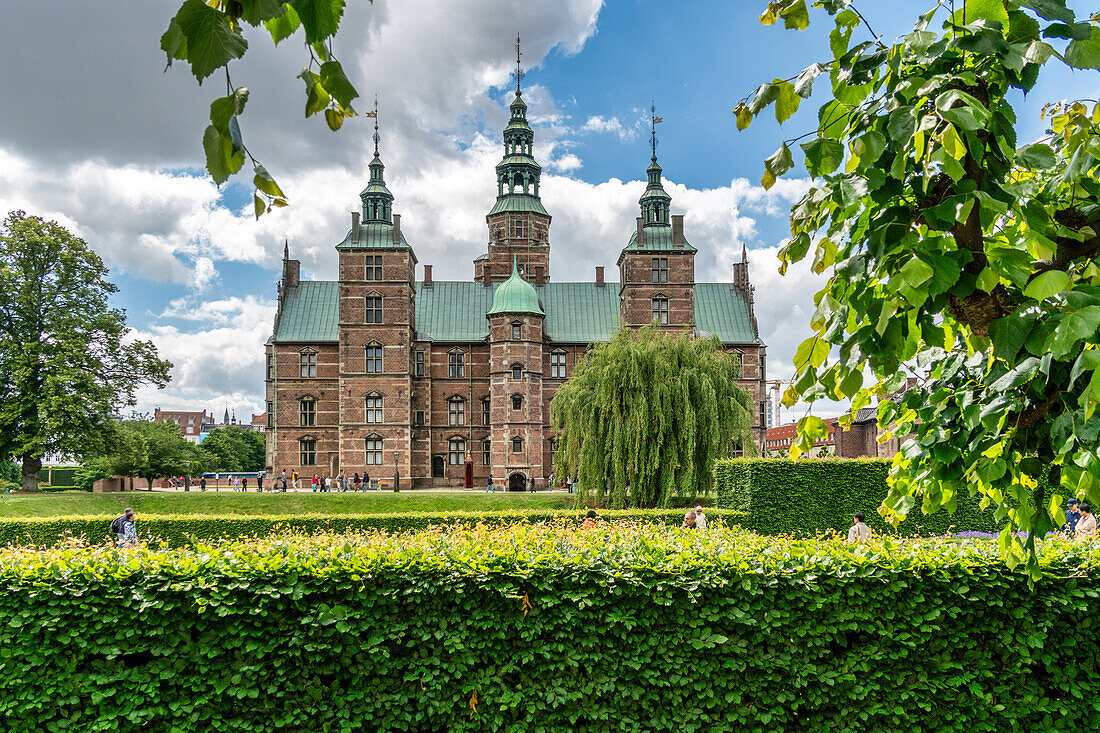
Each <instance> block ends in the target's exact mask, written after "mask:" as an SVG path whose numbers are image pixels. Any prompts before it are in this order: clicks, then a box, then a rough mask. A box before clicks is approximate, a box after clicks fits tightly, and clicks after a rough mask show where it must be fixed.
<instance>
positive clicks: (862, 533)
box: [847, 512, 871, 545]
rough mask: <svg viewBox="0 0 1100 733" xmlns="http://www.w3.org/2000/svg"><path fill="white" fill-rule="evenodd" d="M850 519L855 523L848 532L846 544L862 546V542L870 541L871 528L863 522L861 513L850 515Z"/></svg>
mask: <svg viewBox="0 0 1100 733" xmlns="http://www.w3.org/2000/svg"><path fill="white" fill-rule="evenodd" d="M852 519H854V520H856V521H855V524H853V525H852V526H851V528H850V529H849V530H848V540H847V542H848V544H849V545H854V544H856V543H859V544H861V545H862V544H863V543H864V542H866V541H867V540H869V539H871V528H870V527H868V526H867V524H866V523H865V522H864V521H863V520H864V516H863V512H856V513H855V514H853V515H852Z"/></svg>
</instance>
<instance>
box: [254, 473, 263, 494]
mask: <svg viewBox="0 0 1100 733" xmlns="http://www.w3.org/2000/svg"><path fill="white" fill-rule="evenodd" d="M256 491H259V492H260V493H261V494H262V493H264V475H263V473H262V472H261V473H258V474H256Z"/></svg>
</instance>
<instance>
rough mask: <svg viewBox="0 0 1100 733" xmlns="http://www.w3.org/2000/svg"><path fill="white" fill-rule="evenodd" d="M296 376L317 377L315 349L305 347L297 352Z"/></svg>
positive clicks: (303, 377)
mask: <svg viewBox="0 0 1100 733" xmlns="http://www.w3.org/2000/svg"><path fill="white" fill-rule="evenodd" d="M298 376H299V377H300V378H301V379H316V378H317V349H313V348H305V349H301V350H300V351H299V352H298Z"/></svg>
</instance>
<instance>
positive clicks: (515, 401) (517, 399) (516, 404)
mask: <svg viewBox="0 0 1100 733" xmlns="http://www.w3.org/2000/svg"><path fill="white" fill-rule="evenodd" d="M512 409H513V410H522V409H523V397H522V396H521V395H518V394H514V395H512Z"/></svg>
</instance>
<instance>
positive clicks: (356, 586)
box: [0, 525, 1100, 733]
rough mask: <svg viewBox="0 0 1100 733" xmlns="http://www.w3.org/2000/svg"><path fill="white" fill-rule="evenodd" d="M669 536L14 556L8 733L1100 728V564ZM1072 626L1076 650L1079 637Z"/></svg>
mask: <svg viewBox="0 0 1100 733" xmlns="http://www.w3.org/2000/svg"><path fill="white" fill-rule="evenodd" d="M1040 556H1041V565H1042V574H1041V577H1040V579H1039V580H1038V581H1037V583H1036V585H1035V587H1034V589H1033V590H1032V589H1029V587H1028V584H1027V581H1026V578H1025V577H1023V576H1022V575H1020V574H1017V573H1013V572H1010V571H1009V570H1007V569H1006V568H1005V566H1004V565H1003V563H1002V562H1001V560H1000V559H999V557H998V555H997V550H996V548H995V547H994V546H993V543H992V542H985V541H977V540H971V541H946V540H913V541H904V542H893V543H891V544H889V545H884V544H881V543H880V544H876V545H873V546H871V547H859V548H853V547H846V546H843V545H840V544H839V543H837V542H826V543H819V542H802V541H796V540H791V539H785V538H768V537H759V536H754V535H742V534H739V533H737V532H734V531H729V530H723V529H718V528H716V529H714V530H711V531H707V532H692V531H689V530H670V529H667V528H664V527H659V526H655V525H646V526H641V527H635V528H622V527H608V528H598V529H595V530H589V531H583V530H577V529H576V528H575V527H564V526H562V525H539V526H512V527H510V528H495V529H477V530H468V531H459V532H451V533H444V532H423V533H417V534H412V535H408V534H406V535H398V536H382V535H377V534H376V535H373V536H371V537H366V538H364V537H359V538H356V537H349V538H337V539H336V540H335V541H332V540H326V539H324V538H319V539H313V540H301V539H299V540H295V539H290V538H276V539H271V540H265V541H261V542H256V543H238V544H229V545H224V546H203V547H196V548H195V549H194V550H161V551H147V550H134V551H130V552H124V553H118V552H114V551H109V550H105V549H98V550H94V551H87V550H86V551H78V550H73V549H62V548H59V549H57V550H51V551H39V552H36V551H31V550H26V549H20V550H13V549H4V550H0V618H3V619H4V623H3V624H0V660H2V662H0V663H2V665H3V670H4V674H2V675H0V730H4V731H9V732H11V733H23V732H26V733H30V732H31V731H48V730H56V731H104V732H106V731H111V732H112V733H115V732H116V731H118V732H121V733H129V732H131V731H134V732H136V731H150V730H151V731H173V732H174V733H191V732H196V733H197V732H199V731H201V732H203V733H206V732H207V731H215V732H216V731H233V732H234V733H236V732H238V731H306V730H310V731H331V732H337V731H348V732H350V731H361V730H371V731H417V732H422V733H428V732H435V731H456V732H463V731H530V732H531V733H539V732H549V731H555V732H556V731H612V730H614V731H626V732H632V731H677V732H686V733H691V732H698V731H708V732H710V731H718V732H723V731H761V732H763V731H768V732H769V733H771V732H773V731H815V732H817V731H863V730H867V731H891V732H892V733H909V732H912V733H918V732H919V733H925V732H926V731H937V732H943V731H965V733H983V732H986V731H989V732H992V731H997V732H1000V731H1015V730H1020V731H1024V730H1034V731H1040V730H1041V731H1045V732H1046V731H1081V730H1092V729H1094V724H1095V721H1096V720H1097V719H1098V716H1100V702H1098V700H1100V698H1098V697H1097V695H1096V694H1095V691H1096V690H1098V689H1100V669H1098V667H1097V664H1096V661H1095V660H1096V658H1097V655H1098V654H1100V642H1098V636H1097V634H1096V633H1095V631H1096V621H1095V619H1096V618H1097V613H1098V611H1100V601H1098V597H1100V568H1098V563H1100V546H1097V545H1089V544H1078V545H1073V544H1072V543H1070V542H1069V541H1066V540H1059V541H1055V542H1051V543H1047V544H1045V545H1044V547H1043V548H1042V549H1041V552H1040ZM1070 631H1072V632H1073V634H1072V637H1069V636H1067V634H1068V633H1069V632H1070Z"/></svg>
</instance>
